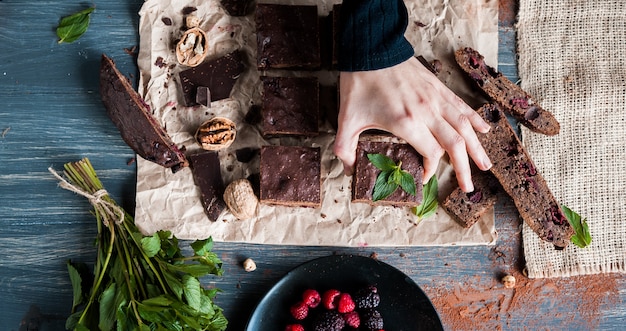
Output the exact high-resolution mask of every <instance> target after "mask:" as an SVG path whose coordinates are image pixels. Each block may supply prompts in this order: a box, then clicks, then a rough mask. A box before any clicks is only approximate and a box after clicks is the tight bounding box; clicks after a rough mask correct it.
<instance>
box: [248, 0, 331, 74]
mask: <svg viewBox="0 0 626 331" xmlns="http://www.w3.org/2000/svg"><path fill="white" fill-rule="evenodd" d="M255 22H256V34H257V66H258V68H259V69H281V68H283V69H285V68H302V69H317V68H319V67H320V66H321V59H320V29H319V21H318V15H317V6H310V5H276V4H257V8H256V13H255Z"/></svg>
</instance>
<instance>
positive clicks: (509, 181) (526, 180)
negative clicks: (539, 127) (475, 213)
mask: <svg viewBox="0 0 626 331" xmlns="http://www.w3.org/2000/svg"><path fill="white" fill-rule="evenodd" d="M478 113H479V114H480V116H482V118H483V119H485V121H487V123H489V124H490V126H491V129H490V130H489V132H488V133H477V136H478V139H479V141H480V143H481V144H482V146H483V147H484V149H485V151H486V152H487V155H488V156H489V159H490V160H491V162H492V163H493V166H492V167H491V172H492V173H493V174H494V176H495V177H496V178H497V179H498V181H499V182H500V184H501V185H502V188H503V189H504V190H505V191H506V192H507V193H508V194H509V196H511V198H512V199H513V202H514V203H515V206H516V207H517V210H518V211H519V213H520V216H521V217H522V219H523V220H524V221H525V222H526V224H528V225H529V226H530V228H532V229H533V231H535V232H536V233H537V234H538V235H539V237H540V238H541V239H543V240H545V241H548V242H551V243H552V244H554V246H555V247H556V248H564V247H566V246H567V245H568V243H569V242H570V238H571V237H572V235H573V234H574V229H573V228H572V227H571V226H570V224H569V222H568V221H567V219H566V218H565V215H564V214H563V212H562V211H561V208H560V204H559V202H558V201H557V200H556V198H555V197H554V196H553V195H552V192H550V189H549V188H548V185H547V183H546V181H545V180H544V178H543V176H541V174H540V173H539V171H537V168H536V167H535V165H534V163H533V161H532V160H531V158H530V156H529V155H528V153H527V152H526V150H525V149H524V146H523V145H522V143H521V141H520V140H519V139H518V138H517V135H516V134H515V132H514V131H513V128H512V127H511V125H510V124H509V122H508V120H507V119H506V116H505V115H504V113H503V112H502V110H501V108H500V106H499V105H497V104H487V105H485V106H483V107H481V108H480V109H479V110H478Z"/></svg>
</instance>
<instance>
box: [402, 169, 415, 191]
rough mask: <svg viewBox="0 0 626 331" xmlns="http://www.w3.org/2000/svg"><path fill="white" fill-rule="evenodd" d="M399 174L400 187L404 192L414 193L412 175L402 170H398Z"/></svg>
mask: <svg viewBox="0 0 626 331" xmlns="http://www.w3.org/2000/svg"><path fill="white" fill-rule="evenodd" d="M400 175H401V176H400V187H402V189H403V190H404V192H406V193H408V194H410V195H415V179H413V176H412V175H411V174H410V173H408V172H406V171H404V170H401V171H400Z"/></svg>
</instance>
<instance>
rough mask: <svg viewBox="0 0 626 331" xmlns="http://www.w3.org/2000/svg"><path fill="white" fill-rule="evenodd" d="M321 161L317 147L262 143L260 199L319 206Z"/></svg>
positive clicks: (273, 202) (293, 204) (266, 201)
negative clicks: (263, 144)
mask: <svg viewBox="0 0 626 331" xmlns="http://www.w3.org/2000/svg"><path fill="white" fill-rule="evenodd" d="M320 161H321V154H320V148H319V147H305V146H263V147H261V161H260V201H261V203H265V204H275V205H285V206H291V207H313V208H319V207H320V206H321V200H322V199H321V163H320Z"/></svg>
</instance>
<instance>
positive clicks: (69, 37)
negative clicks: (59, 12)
mask: <svg viewBox="0 0 626 331" xmlns="http://www.w3.org/2000/svg"><path fill="white" fill-rule="evenodd" d="M94 10H95V8H94V7H91V8H87V9H84V10H81V11H79V12H77V13H74V14H72V15H69V16H65V17H63V18H62V19H61V22H59V26H58V27H57V36H58V37H59V44H61V43H71V42H74V41H76V39H78V38H80V36H82V35H83V34H84V33H85V32H86V31H87V28H88V27H89V16H90V14H91V12H93V11H94Z"/></svg>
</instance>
